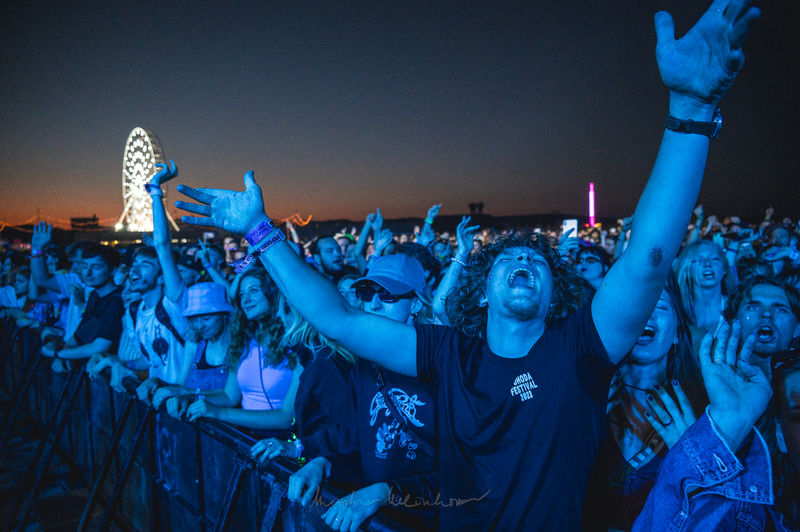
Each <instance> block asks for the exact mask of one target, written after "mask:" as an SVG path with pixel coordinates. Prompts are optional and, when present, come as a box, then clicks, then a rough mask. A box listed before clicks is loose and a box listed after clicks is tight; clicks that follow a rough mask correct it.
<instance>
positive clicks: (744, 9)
mask: <svg viewBox="0 0 800 532" xmlns="http://www.w3.org/2000/svg"><path fill="white" fill-rule="evenodd" d="M749 4H750V2H749V0H715V1H714V2H713V3H712V4H711V7H710V8H709V9H708V11H706V12H705V13H704V14H703V16H702V17H701V18H700V20H698V21H697V24H695V25H694V27H693V28H692V29H690V30H689V31H688V32H687V33H686V35H684V36H683V37H682V38H680V39H678V40H677V41H676V40H675V25H674V23H673V20H672V16H670V14H669V13H666V12H664V11H660V12H658V13H656V15H655V27H656V36H657V39H658V42H657V44H656V60H657V61H658V69H659V72H660V73H661V79H662V80H663V81H664V84H665V85H666V86H667V87H669V88H670V89H671V90H673V91H675V92H677V93H680V94H684V95H688V96H692V97H693V98H695V99H697V100H699V101H700V102H703V103H710V104H716V103H717V102H718V101H719V100H720V98H722V96H723V95H724V94H725V93H726V92H727V91H728V89H730V87H731V84H732V83H733V80H734V79H735V78H736V74H737V73H738V72H739V70H740V69H741V68H742V65H743V64H744V53H743V52H742V50H741V47H742V44H743V43H744V41H745V39H746V38H747V35H748V34H749V33H750V30H751V29H752V27H753V25H754V24H755V22H756V21H757V20H758V18H759V16H760V14H761V13H760V11H759V10H758V8H755V7H750V5H749Z"/></svg>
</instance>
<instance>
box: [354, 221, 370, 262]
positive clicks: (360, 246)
mask: <svg viewBox="0 0 800 532" xmlns="http://www.w3.org/2000/svg"><path fill="white" fill-rule="evenodd" d="M371 227H372V224H370V223H369V222H364V227H362V228H361V232H360V233H358V238H357V239H356V247H355V249H354V250H353V254H354V255H355V256H356V257H361V258H363V257H364V250H365V249H366V248H367V240H369V230H370V228H371Z"/></svg>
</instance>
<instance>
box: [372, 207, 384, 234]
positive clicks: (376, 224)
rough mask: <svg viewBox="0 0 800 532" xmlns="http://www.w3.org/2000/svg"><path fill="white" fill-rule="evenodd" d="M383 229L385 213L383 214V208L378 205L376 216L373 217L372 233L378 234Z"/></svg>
mask: <svg viewBox="0 0 800 532" xmlns="http://www.w3.org/2000/svg"><path fill="white" fill-rule="evenodd" d="M381 229H383V215H382V214H381V208H380V207H378V208H377V209H375V216H374V217H373V218H372V234H373V235H376V236H377V235H378V233H380V232H381Z"/></svg>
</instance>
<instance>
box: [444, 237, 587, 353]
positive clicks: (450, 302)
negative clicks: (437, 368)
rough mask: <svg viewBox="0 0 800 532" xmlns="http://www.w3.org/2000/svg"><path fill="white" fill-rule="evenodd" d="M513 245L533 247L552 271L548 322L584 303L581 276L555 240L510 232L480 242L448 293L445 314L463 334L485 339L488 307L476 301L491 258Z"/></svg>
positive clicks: (482, 289)
mask: <svg viewBox="0 0 800 532" xmlns="http://www.w3.org/2000/svg"><path fill="white" fill-rule="evenodd" d="M514 247H527V248H531V249H533V250H534V251H536V252H537V253H539V254H540V255H541V256H542V257H544V259H545V260H546V261H547V265H548V266H549V267H550V271H551V272H552V274H553V298H552V301H551V306H550V309H549V310H548V311H547V317H546V323H547V324H550V322H551V321H552V320H554V319H557V318H563V317H564V316H566V315H567V314H570V313H571V312H574V311H575V310H577V309H578V308H579V307H580V306H581V305H583V304H584V303H586V301H587V298H586V296H585V294H584V291H583V288H582V285H581V280H580V276H579V275H578V272H577V271H576V270H575V267H574V266H573V265H572V264H569V263H568V262H566V261H564V260H562V258H561V255H559V253H558V249H557V248H556V245H555V240H553V239H552V238H550V237H548V236H546V235H544V234H542V233H532V232H518V231H514V232H510V233H507V234H505V235H503V236H500V237H499V238H497V239H496V240H495V241H494V242H492V243H490V244H487V245H484V246H482V247H481V248H480V249H479V250H478V251H477V252H476V253H474V254H472V255H471V256H470V258H469V259H468V262H467V267H466V268H464V270H463V272H462V273H461V276H460V277H459V279H458V284H457V286H456V288H455V289H454V290H453V292H451V293H450V294H449V295H448V297H447V301H446V303H445V308H446V310H447V317H448V319H449V320H450V323H451V324H452V325H453V326H454V327H455V328H457V329H458V330H460V331H461V332H462V333H464V334H465V335H467V336H470V337H473V338H475V337H477V338H482V339H485V337H486V319H487V309H486V307H485V306H479V302H480V300H481V298H482V297H483V294H484V290H485V288H486V280H487V278H488V276H489V271H490V270H491V269H492V266H493V265H494V260H495V259H496V258H497V256H498V255H500V253H502V252H503V251H505V250H507V249H510V248H514Z"/></svg>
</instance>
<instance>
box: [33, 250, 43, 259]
mask: <svg viewBox="0 0 800 532" xmlns="http://www.w3.org/2000/svg"><path fill="white" fill-rule="evenodd" d="M37 257H44V251H42V250H41V249H39V250H36V249H31V258H32V259H35V258H37Z"/></svg>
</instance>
